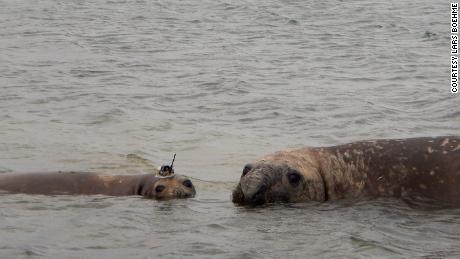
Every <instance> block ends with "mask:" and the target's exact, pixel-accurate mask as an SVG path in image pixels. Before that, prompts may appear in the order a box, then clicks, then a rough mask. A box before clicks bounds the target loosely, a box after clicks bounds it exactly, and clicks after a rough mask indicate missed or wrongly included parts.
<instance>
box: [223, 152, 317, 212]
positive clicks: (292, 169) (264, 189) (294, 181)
mask: <svg viewBox="0 0 460 259" xmlns="http://www.w3.org/2000/svg"><path fill="white" fill-rule="evenodd" d="M324 200H325V189H324V183H323V180H322V178H321V176H320V175H319V173H318V172H317V170H316V169H315V168H313V167H298V166H296V165H293V164H289V161H284V162H279V161H270V162H265V161H263V160H262V161H260V162H257V163H255V164H247V165H246V166H245V167H244V169H243V173H242V175H241V178H240V182H239V184H238V185H237V186H236V188H235V189H234V191H233V195H232V201H233V202H234V203H238V204H252V205H260V204H264V203H273V202H302V201H324Z"/></svg>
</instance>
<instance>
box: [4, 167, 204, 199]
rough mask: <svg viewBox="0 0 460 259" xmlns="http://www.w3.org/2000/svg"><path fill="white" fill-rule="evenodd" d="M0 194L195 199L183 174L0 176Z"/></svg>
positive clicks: (35, 174) (77, 173)
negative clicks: (138, 196)
mask: <svg viewBox="0 0 460 259" xmlns="http://www.w3.org/2000/svg"><path fill="white" fill-rule="evenodd" d="M0 192H3V193H24V194H44V195H79V194H80V195H94V194H102V195H109V196H125V195H141V196H144V197H146V198H151V199H172V198H188V197H194V196H195V193H196V192H195V187H194V186H193V184H192V181H190V179H188V178H186V177H184V176H181V175H172V176H171V177H167V178H160V177H157V176H155V175H153V174H139V175H104V174H96V173H89V172H50V173H6V174H0Z"/></svg>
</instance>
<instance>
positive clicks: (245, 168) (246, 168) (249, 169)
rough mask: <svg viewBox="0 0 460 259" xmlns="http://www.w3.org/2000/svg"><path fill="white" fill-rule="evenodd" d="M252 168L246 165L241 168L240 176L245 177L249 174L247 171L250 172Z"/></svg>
mask: <svg viewBox="0 0 460 259" xmlns="http://www.w3.org/2000/svg"><path fill="white" fill-rule="evenodd" d="M253 167H254V166H253V165H252V164H246V165H245V166H244V168H243V174H242V176H245V175H246V174H247V173H249V171H251V170H252V168H253Z"/></svg>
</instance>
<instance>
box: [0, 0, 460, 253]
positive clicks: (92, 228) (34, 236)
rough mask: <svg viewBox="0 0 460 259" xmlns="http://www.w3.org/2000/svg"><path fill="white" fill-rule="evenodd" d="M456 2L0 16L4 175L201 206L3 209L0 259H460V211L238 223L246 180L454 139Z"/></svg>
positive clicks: (379, 208) (21, 205)
mask: <svg viewBox="0 0 460 259" xmlns="http://www.w3.org/2000/svg"><path fill="white" fill-rule="evenodd" d="M449 44H450V2H447V1H435V0H420V1H399V0H387V1H371V0H359V1H358V0H351V1H333V0H322V1H316V0H263V1H262V0H232V1H230V0H167V1H166V0H151V1H144V0H138V1H124V0H94V1H84V0H65V1H57V0H0V172H34V171H55V170H79V171H81V170H85V171H94V172H100V173H108V174H137V173H151V172H152V171H153V168H154V167H156V166H158V165H161V164H164V163H169V162H170V161H171V159H172V156H173V154H174V153H177V158H176V162H175V166H176V173H180V174H185V175H188V176H190V177H192V178H193V182H194V184H195V185H196V188H197V192H198V194H197V196H196V197H195V198H193V199H187V200H173V201H162V202H159V201H153V200H148V199H142V198H139V197H107V196H56V197H50V196H29V195H2V196H0V257H1V258H158V257H163V258H183V257H194V258H374V257H379V258H414V257H423V258H445V257H452V258H458V257H460V242H459V237H460V209H441V210H431V209H420V208H414V207H413V206H411V205H408V204H406V203H404V202H401V201H397V200H391V199H389V200H386V199H381V200H375V201H359V202H352V201H347V202H337V203H324V204H317V203H305V204H276V205H270V206H264V207H255V208H251V207H238V206H235V205H234V204H232V203H231V201H230V195H231V190H232V188H233V187H234V186H235V185H236V183H237V181H238V179H239V177H240V174H241V170H242V168H243V165H244V164H245V163H247V162H250V161H253V160H255V159H257V158H259V157H261V156H263V155H265V154H268V153H271V152H274V151H277V150H280V149H284V148H294V147H303V146H327V145H336V144H341V143H346V142H350V141H355V140H363V139H375V138H404V137H417V136H438V135H459V134H460V102H459V100H460V99H459V98H460V95H453V94H451V93H450V75H449V72H450V64H449V60H450V45H449Z"/></svg>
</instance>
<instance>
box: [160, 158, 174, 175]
mask: <svg viewBox="0 0 460 259" xmlns="http://www.w3.org/2000/svg"><path fill="white" fill-rule="evenodd" d="M174 160H176V154H174V157H173V160H172V162H171V165H162V166H161V167H160V170H158V174H159V175H160V176H162V177H171V176H173V175H174Z"/></svg>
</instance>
